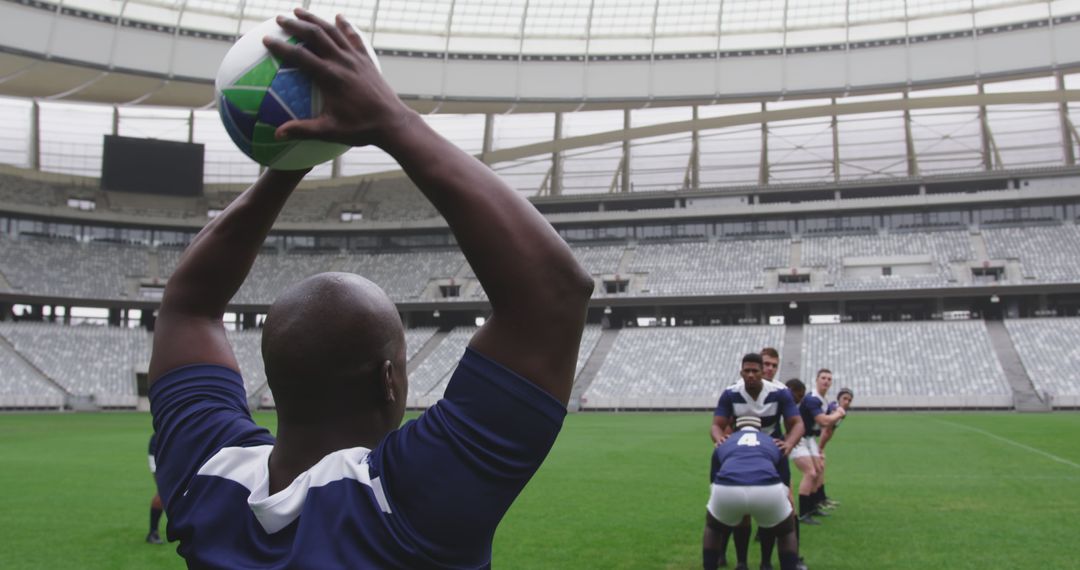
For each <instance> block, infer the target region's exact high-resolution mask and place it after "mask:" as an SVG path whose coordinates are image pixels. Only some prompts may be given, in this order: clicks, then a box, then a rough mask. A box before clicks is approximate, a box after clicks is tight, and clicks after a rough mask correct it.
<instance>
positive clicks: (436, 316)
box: [431, 309, 439, 319]
mask: <svg viewBox="0 0 1080 570" xmlns="http://www.w3.org/2000/svg"><path fill="white" fill-rule="evenodd" d="M431 316H433V317H435V318H436V319H437V318H439V310H438V309H435V312H433V313H431Z"/></svg>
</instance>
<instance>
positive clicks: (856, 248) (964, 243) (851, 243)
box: [802, 231, 975, 290]
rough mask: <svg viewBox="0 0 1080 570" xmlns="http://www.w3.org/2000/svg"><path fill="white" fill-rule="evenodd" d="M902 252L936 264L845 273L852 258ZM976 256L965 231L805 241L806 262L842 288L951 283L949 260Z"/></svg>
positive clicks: (804, 258)
mask: <svg viewBox="0 0 1080 570" xmlns="http://www.w3.org/2000/svg"><path fill="white" fill-rule="evenodd" d="M901 256H930V258H931V259H932V264H931V266H930V267H929V268H927V269H926V273H925V274H922V275H883V276H873V277H863V276H859V277H851V276H845V275H844V262H845V260H846V259H848V258H883V259H888V258H896V257H901ZM974 257H975V255H974V252H973V251H972V248H971V240H970V237H969V235H968V233H967V232H962V231H939V232H912V233H894V234H883V235H879V234H868V235H858V236H822V237H809V238H806V239H804V240H803V242H802V265H803V266H805V267H817V268H823V269H824V271H825V274H826V282H827V283H831V284H832V285H833V287H834V288H836V289H842V290H870V289H913V288H937V287H947V286H949V285H950V277H951V272H950V269H949V264H950V263H951V262H962V261H969V260H972V259H974Z"/></svg>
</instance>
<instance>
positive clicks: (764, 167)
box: [758, 101, 769, 186]
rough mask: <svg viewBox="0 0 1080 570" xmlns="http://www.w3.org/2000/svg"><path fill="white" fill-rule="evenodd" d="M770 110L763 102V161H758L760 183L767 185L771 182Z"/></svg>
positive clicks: (760, 184)
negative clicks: (768, 116)
mask: <svg viewBox="0 0 1080 570" xmlns="http://www.w3.org/2000/svg"><path fill="white" fill-rule="evenodd" d="M768 113H769V111H768V109H766V108H765V102H764V101H762V102H761V115H762V120H761V161H760V162H759V163H758V185H759V186H765V185H766V184H768V183H769V120H768V118H767V115H768Z"/></svg>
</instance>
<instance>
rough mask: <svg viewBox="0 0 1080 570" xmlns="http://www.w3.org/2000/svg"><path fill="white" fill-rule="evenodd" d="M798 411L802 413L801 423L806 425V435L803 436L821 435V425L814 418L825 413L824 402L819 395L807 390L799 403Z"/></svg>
mask: <svg viewBox="0 0 1080 570" xmlns="http://www.w3.org/2000/svg"><path fill="white" fill-rule="evenodd" d="M799 413H800V414H802V421H803V425H805V426H806V435H805V436H803V437H810V436H815V435H821V426H819V425H818V423H817V421H815V420H814V418H816V417H818V416H820V415H821V414H824V413H825V403H824V402H823V401H822V400H821V397H819V396H818V395H817V394H815V393H814V392H807V393H806V396H803V399H802V402H800V403H799Z"/></svg>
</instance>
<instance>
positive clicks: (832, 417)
mask: <svg viewBox="0 0 1080 570" xmlns="http://www.w3.org/2000/svg"><path fill="white" fill-rule="evenodd" d="M846 415H847V412H845V411H844V408H836V411H835V412H833V413H831V414H818V415H816V416H814V421H815V422H817V424H818V425H819V426H821V428H822V429H826V428H830V429H831V428H832V427H834V426H835V425H836V422H839V421H840V420H842V419H843V418H844V416H846Z"/></svg>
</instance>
